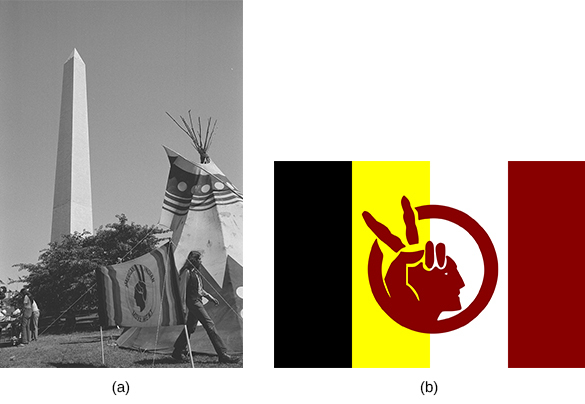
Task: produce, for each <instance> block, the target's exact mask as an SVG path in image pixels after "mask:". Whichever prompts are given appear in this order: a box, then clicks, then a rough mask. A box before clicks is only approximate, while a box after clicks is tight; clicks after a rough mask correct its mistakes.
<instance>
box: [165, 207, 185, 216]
mask: <svg viewBox="0 0 585 404" xmlns="http://www.w3.org/2000/svg"><path fill="white" fill-rule="evenodd" d="M162 208H163V209H164V210H166V211H167V212H171V213H172V214H173V215H175V216H185V215H186V214H187V213H189V209H187V210H186V211H185V213H177V212H174V211H172V210H170V209H169V208H167V207H165V205H163V207H162Z"/></svg>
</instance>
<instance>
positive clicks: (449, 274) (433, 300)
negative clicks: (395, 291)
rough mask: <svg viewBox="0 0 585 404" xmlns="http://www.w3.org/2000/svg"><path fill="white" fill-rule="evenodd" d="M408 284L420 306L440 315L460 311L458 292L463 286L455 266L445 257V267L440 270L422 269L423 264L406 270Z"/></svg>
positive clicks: (451, 260)
mask: <svg viewBox="0 0 585 404" xmlns="http://www.w3.org/2000/svg"><path fill="white" fill-rule="evenodd" d="M408 282H409V284H410V285H411V286H412V287H413V288H414V290H415V291H416V292H417V294H418V297H419V300H420V303H421V305H424V306H427V307H429V309H431V308H432V310H433V311H436V312H437V313H438V314H440V313H441V312H443V311H457V310H461V301H460V299H459V292H460V290H461V288H463V287H464V286H465V283H464V282H463V279H462V278H461V275H460V274H459V271H458V270H457V264H455V261H453V259H451V257H447V265H446V266H445V267H444V268H443V269H440V268H438V267H434V268H433V269H431V270H427V269H425V268H424V266H423V263H422V262H421V263H419V264H418V265H416V266H415V267H411V268H408Z"/></svg>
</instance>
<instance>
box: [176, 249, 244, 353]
mask: <svg viewBox="0 0 585 404" xmlns="http://www.w3.org/2000/svg"><path fill="white" fill-rule="evenodd" d="M182 269H186V270H187V272H186V276H187V294H186V300H187V309H188V311H189V314H188V317H187V330H188V331H189V335H188V336H187V335H186V333H185V330H183V332H181V335H179V338H177V341H176V342H175V346H174V351H173V354H172V357H173V358H174V359H176V360H179V361H181V360H183V354H182V352H183V350H184V349H185V347H186V346H187V338H189V337H190V336H191V334H193V332H194V331H195V327H196V326H197V323H198V322H201V325H203V328H205V331H206V332H207V336H208V337H209V339H210V340H211V344H212V345H213V348H214V349H215V352H217V356H218V357H219V362H220V363H238V362H239V359H238V358H235V357H231V356H230V355H228V354H227V348H226V346H225V344H224V342H223V340H222V339H221V337H220V336H219V334H218V333H217V330H216V329H215V323H214V322H213V320H212V319H211V317H209V314H208V313H207V310H205V307H204V306H203V301H202V300H203V298H204V297H205V298H207V299H209V300H211V301H212V302H213V303H214V304H215V305H218V304H219V301H218V300H217V299H216V298H215V297H213V296H212V295H210V294H209V293H207V292H206V291H205V289H203V282H202V280H201V274H200V270H201V253H200V252H199V251H191V252H190V253H189V256H188V257H187V261H186V262H185V265H184V266H183V268H182Z"/></svg>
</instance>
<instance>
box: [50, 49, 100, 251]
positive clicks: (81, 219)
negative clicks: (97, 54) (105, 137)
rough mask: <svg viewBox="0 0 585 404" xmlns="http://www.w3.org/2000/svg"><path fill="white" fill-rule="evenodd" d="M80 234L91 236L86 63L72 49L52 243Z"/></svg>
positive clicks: (66, 68) (63, 102)
mask: <svg viewBox="0 0 585 404" xmlns="http://www.w3.org/2000/svg"><path fill="white" fill-rule="evenodd" d="M83 230H87V231H89V232H93V218H92V209H91V179H90V170H89V128H88V122H87V92H86V83H85V63H84V62H83V60H82V59H81V56H79V53H77V50H76V49H73V53H72V54H71V56H69V59H67V62H65V65H64V66H63V89H62V93H61V118H60V120H59V145H58V149H57V170H56V173H55V198H54V202H53V226H52V229H51V241H60V240H61V236H63V235H65V234H70V233H73V232H75V231H78V232H82V231H83Z"/></svg>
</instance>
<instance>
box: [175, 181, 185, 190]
mask: <svg viewBox="0 0 585 404" xmlns="http://www.w3.org/2000/svg"><path fill="white" fill-rule="evenodd" d="M177 188H178V189H179V191H181V192H184V191H185V190H186V189H187V184H186V183H184V182H183V181H181V182H179V184H177Z"/></svg>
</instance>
